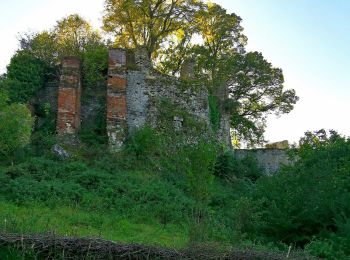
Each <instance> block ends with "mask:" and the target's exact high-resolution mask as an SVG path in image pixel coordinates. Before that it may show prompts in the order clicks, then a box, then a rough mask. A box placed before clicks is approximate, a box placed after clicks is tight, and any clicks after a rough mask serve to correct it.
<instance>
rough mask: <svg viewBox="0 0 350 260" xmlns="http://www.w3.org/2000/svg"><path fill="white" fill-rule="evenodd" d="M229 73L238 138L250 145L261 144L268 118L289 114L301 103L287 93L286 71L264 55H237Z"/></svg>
mask: <svg viewBox="0 0 350 260" xmlns="http://www.w3.org/2000/svg"><path fill="white" fill-rule="evenodd" d="M230 63H231V64H230V66H229V67H228V70H227V71H226V73H225V74H224V75H225V77H224V78H225V80H224V82H225V84H226V86H228V91H229V96H230V99H229V100H228V103H227V104H228V109H229V110H231V111H230V114H231V125H232V128H233V129H234V134H235V135H236V136H237V137H238V138H239V139H241V140H246V141H247V142H248V143H249V144H252V145H254V144H261V143H262V142H263V141H264V139H263V134H264V131H265V122H266V121H265V120H266V116H267V115H268V114H272V113H275V114H276V115H280V114H284V113H289V112H290V111H291V110H293V108H294V104H295V103H296V102H297V101H298V97H297V96H296V93H295V90H293V89H287V90H285V89H284V85H283V83H284V77H283V73H282V70H281V69H279V68H275V67H273V66H272V64H271V63H269V62H268V61H266V60H265V59H264V57H263V56H262V54H261V53H258V52H249V53H245V54H237V55H235V56H234V57H233V58H232V60H231V61H230Z"/></svg>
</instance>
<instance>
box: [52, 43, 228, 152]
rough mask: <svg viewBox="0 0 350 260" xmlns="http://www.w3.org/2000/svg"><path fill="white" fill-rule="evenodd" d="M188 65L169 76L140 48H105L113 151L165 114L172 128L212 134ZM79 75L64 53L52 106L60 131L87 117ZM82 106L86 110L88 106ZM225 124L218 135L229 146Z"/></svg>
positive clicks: (202, 94) (204, 95) (203, 93)
mask: <svg viewBox="0 0 350 260" xmlns="http://www.w3.org/2000/svg"><path fill="white" fill-rule="evenodd" d="M191 67H192V66H190V64H187V67H186V68H184V70H183V71H182V76H183V77H182V78H177V77H171V76H168V75H164V74H161V73H160V72H158V71H157V70H155V69H154V68H153V67H152V64H151V61H150V59H149V58H148V55H147V52H146V51H145V50H144V49H142V48H140V49H137V50H135V51H129V50H125V49H120V48H117V49H110V50H109V63H108V79H107V87H106V99H105V101H104V102H105V107H106V131H107V135H108V140H109V145H110V147H111V149H112V150H118V149H119V148H120V147H121V146H122V144H123V142H124V140H125V139H126V137H127V135H128V134H129V133H132V132H133V131H135V130H136V129H139V128H140V127H143V126H145V125H146V124H147V125H149V126H151V127H153V128H160V129H161V128H164V127H165V121H164V118H166V120H168V121H167V123H169V122H170V124H171V125H170V127H171V128H173V129H174V130H175V131H184V132H186V133H187V134H188V135H189V136H190V137H195V136H194V135H195V134H196V133H195V132H191V131H189V130H188V129H187V128H186V127H188V126H190V125H191V124H192V125H191V126H192V127H193V126H194V125H195V127H199V126H200V127H201V128H200V131H202V132H206V133H208V134H210V133H211V123H210V111H209V103H208V91H207V88H206V87H205V86H203V85H201V83H198V82H196V83H195V80H193V74H192V72H191V71H189V70H191ZM184 71H185V72H184ZM80 74H81V73H80V62H79V60H78V59H76V58H74V57H67V58H65V59H64V60H63V63H62V76H61V79H60V85H59V91H58V105H57V106H58V107H57V133H58V134H59V135H62V134H70V135H76V134H77V133H78V131H79V129H80V124H81V120H86V119H85V118H84V116H83V117H81V116H80V115H81V112H80V95H81V91H82V89H81V80H80ZM99 106H101V105H99ZM94 107H98V106H94ZM85 110H87V111H89V109H88V108H86V109H85V108H84V109H83V111H85ZM167 127H169V125H168V126H167ZM226 128H227V127H226V125H225V126H224V128H223V129H224V130H222V129H221V132H219V133H220V135H223V136H224V137H221V138H220V137H219V138H218V139H219V140H224V141H225V142H226V144H227V145H228V146H230V145H231V144H230V143H229V142H230V140H229V139H228V138H227V136H229V129H226ZM225 131H227V133H226V132H225ZM224 132H225V133H224ZM197 134H198V133H197Z"/></svg>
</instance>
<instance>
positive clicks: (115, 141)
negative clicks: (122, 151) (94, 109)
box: [107, 49, 127, 150]
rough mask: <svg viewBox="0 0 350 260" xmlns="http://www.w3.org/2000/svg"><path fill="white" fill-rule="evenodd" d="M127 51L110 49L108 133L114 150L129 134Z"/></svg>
mask: <svg viewBox="0 0 350 260" xmlns="http://www.w3.org/2000/svg"><path fill="white" fill-rule="evenodd" d="M126 85H127V79H126V51H125V50H123V49H111V50H109V62H108V82H107V134H108V139H109V144H110V147H111V149H112V150H117V149H119V148H120V147H121V146H122V144H123V141H124V139H125V137H126V134H127V126H126Z"/></svg>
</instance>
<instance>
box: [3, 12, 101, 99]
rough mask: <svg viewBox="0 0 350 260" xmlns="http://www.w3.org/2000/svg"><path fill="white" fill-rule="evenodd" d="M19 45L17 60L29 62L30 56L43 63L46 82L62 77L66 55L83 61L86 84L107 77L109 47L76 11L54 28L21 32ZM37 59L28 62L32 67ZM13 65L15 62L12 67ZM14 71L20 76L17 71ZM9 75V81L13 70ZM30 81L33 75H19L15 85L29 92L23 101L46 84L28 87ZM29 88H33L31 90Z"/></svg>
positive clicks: (93, 83) (58, 22) (95, 82)
mask: <svg viewBox="0 0 350 260" xmlns="http://www.w3.org/2000/svg"><path fill="white" fill-rule="evenodd" d="M20 46H21V49H20V50H19V51H18V52H17V53H18V55H17V56H19V57H18V58H17V59H16V61H17V62H19V61H21V62H22V63H26V60H28V59H29V57H30V59H31V60H32V61H35V62H36V63H38V62H40V64H41V65H42V67H43V68H45V70H44V74H43V77H44V81H45V82H46V81H49V80H58V79H59V76H60V74H61V73H60V63H61V60H62V58H63V57H65V56H78V57H79V58H80V59H81V60H82V65H83V66H82V71H83V80H84V84H87V85H88V86H94V85H96V84H97V81H99V80H104V79H105V77H106V76H105V75H104V74H105V73H104V72H105V71H106V70H107V47H106V45H105V44H104V42H103V40H102V38H101V36H100V34H99V33H98V32H97V31H95V30H93V28H92V27H91V25H90V24H89V23H88V22H87V21H85V20H84V19H83V18H82V17H80V16H79V15H77V14H73V15H69V16H67V17H65V18H63V19H61V20H59V21H57V24H56V25H55V26H54V27H53V28H52V29H51V30H48V31H43V32H39V33H27V34H24V35H22V36H21V38H20ZM21 53H26V57H27V58H26V59H25V57H23V55H19V54H21ZM15 57H16V55H15ZM28 61H29V60H28ZM35 62H29V65H30V66H33V64H36V63H35ZM30 66H29V67H30ZM11 67H12V62H11V63H10V67H9V69H11ZM24 71H26V68H24V69H23V70H20V71H19V73H22V72H24ZM12 74H13V75H16V74H17V75H18V72H17V73H12ZM34 75H36V74H34ZM7 78H9V80H11V79H12V78H13V77H12V76H10V72H8V75H7ZM16 79H17V78H16ZM31 81H33V80H32V79H30V78H28V79H24V78H20V79H18V80H17V81H16V82H15V83H14V84H12V85H13V86H15V87H16V86H17V87H21V89H22V90H21V91H22V92H23V91H25V92H26V98H25V99H21V100H20V101H21V102H25V101H27V100H28V98H29V97H32V96H33V95H35V94H36V90H38V89H39V88H41V87H42V86H43V85H42V84H37V86H40V87H38V88H32V87H29V88H28V86H27V85H26V84H27V82H31ZM23 85H24V86H23ZM29 89H31V90H34V91H29ZM21 91H17V90H15V91H14V92H15V93H19V92H21ZM11 96H12V95H11ZM11 98H12V97H11Z"/></svg>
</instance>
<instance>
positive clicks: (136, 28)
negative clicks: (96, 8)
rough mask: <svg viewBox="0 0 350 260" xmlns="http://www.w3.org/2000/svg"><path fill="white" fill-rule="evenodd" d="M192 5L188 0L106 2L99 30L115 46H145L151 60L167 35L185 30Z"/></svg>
mask: <svg viewBox="0 0 350 260" xmlns="http://www.w3.org/2000/svg"><path fill="white" fill-rule="evenodd" d="M193 5H194V3H193V2H192V1H191V0H190V1H188V0H172V1H164V0H146V1H130V0H106V1H105V15H104V17H103V24H104V25H103V28H104V30H105V31H107V32H110V33H112V34H113V35H114V36H115V42H116V45H117V46H121V47H126V48H135V47H139V46H145V47H146V49H147V52H148V55H149V57H151V55H152V54H153V53H154V52H156V51H157V50H158V48H159V47H160V45H161V44H162V43H163V42H164V40H165V39H166V38H167V37H168V36H170V35H172V34H174V33H176V32H177V31H179V30H181V29H185V28H186V27H187V26H186V20H187V18H188V15H189V13H190V10H191V8H193Z"/></svg>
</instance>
